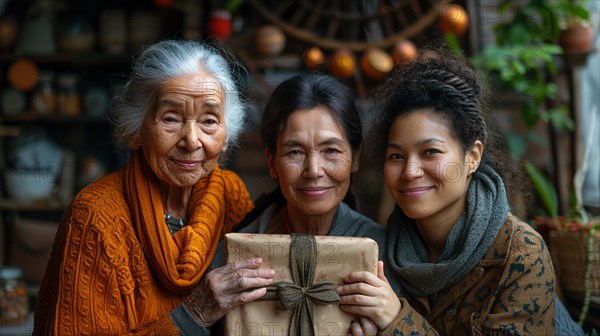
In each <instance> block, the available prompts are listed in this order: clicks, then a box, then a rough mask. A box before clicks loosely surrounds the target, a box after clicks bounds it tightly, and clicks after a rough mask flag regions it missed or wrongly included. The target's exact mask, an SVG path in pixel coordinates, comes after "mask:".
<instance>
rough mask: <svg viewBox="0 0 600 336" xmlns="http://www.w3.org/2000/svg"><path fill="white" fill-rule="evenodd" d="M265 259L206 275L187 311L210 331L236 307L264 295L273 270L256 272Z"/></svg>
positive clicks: (231, 264)
mask: <svg viewBox="0 0 600 336" xmlns="http://www.w3.org/2000/svg"><path fill="white" fill-rule="evenodd" d="M261 264H262V259H260V258H256V259H248V260H244V261H238V262H232V263H229V264H227V265H225V266H222V267H219V268H216V269H214V270H212V271H210V272H209V273H207V274H206V275H205V276H204V278H203V279H202V281H201V282H200V284H199V285H198V287H197V288H196V289H195V290H194V292H192V294H190V295H189V296H188V297H187V298H186V299H185V300H184V301H183V303H184V305H185V306H186V308H187V309H188V310H189V311H190V312H191V313H192V314H193V315H194V316H195V317H196V318H197V319H198V320H199V321H200V322H201V323H202V324H203V325H204V326H205V327H208V326H210V325H212V324H213V323H215V322H216V321H218V320H219V319H220V318H221V317H223V316H225V314H227V313H228V312H229V311H230V310H231V309H232V308H233V307H235V306H237V305H240V304H242V303H246V302H251V301H254V300H257V299H259V298H261V297H263V296H264V295H265V293H266V292H267V289H266V287H265V286H268V285H269V284H271V282H273V276H274V275H275V271H274V270H270V269H257V268H258V267H259V266H260V265H261Z"/></svg>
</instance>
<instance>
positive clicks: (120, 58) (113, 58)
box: [0, 52, 131, 67]
mask: <svg viewBox="0 0 600 336" xmlns="http://www.w3.org/2000/svg"><path fill="white" fill-rule="evenodd" d="M23 58H25V59H28V60H31V61H33V62H35V63H43V64H61V63H65V64H66V63H69V64H74V65H76V66H86V67H87V66H93V65H107V64H108V65H110V64H113V65H114V64H129V63H131V54H118V55H117V54H105V53H99V52H90V53H81V54H66V53H59V54H52V55H26V54H21V55H15V54H11V53H6V52H4V53H0V62H6V63H11V62H14V61H16V60H19V59H23Z"/></svg>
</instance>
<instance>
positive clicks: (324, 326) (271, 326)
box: [225, 233, 378, 336]
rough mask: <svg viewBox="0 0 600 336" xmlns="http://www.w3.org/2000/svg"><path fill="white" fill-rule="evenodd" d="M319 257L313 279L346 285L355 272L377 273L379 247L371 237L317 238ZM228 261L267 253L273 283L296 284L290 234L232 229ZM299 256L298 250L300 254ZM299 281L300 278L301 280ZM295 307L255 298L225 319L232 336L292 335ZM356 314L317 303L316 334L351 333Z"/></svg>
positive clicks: (266, 263) (314, 306) (314, 311)
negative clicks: (254, 232)
mask: <svg viewBox="0 0 600 336" xmlns="http://www.w3.org/2000/svg"><path fill="white" fill-rule="evenodd" d="M313 237H314V238H315V241H316V252H317V258H316V259H317V260H316V264H314V266H315V272H314V279H313V283H314V284H318V283H320V282H329V283H332V284H336V285H339V284H342V279H343V278H344V277H345V276H346V275H348V274H350V273H351V272H354V271H368V272H371V273H373V274H376V272H377V258H378V246H377V243H376V242H375V241H374V240H372V239H370V238H361V237H332V236H313ZM225 243H226V251H227V256H226V260H227V262H233V261H240V260H245V259H250V258H256V257H261V258H262V259H263V264H262V265H261V268H267V269H274V270H275V278H274V281H273V283H277V282H290V283H291V282H294V281H293V280H292V271H291V269H290V259H289V256H290V251H289V248H290V243H291V236H290V235H271V234H250V233H248V234H247V233H229V234H226V235H225ZM295 254H297V253H295ZM313 263H314V262H313ZM295 283H296V284H297V283H298V282H295ZM292 315H293V310H292V309H290V310H286V309H285V308H284V307H283V305H282V303H281V302H280V301H279V300H268V301H262V300H261V301H255V302H250V303H247V304H244V305H241V306H237V307H235V308H234V309H233V310H231V311H230V312H229V314H227V316H226V318H225V334H226V335H236V336H237V335H287V334H288V330H289V327H290V323H291V320H292ZM352 320H355V318H354V317H353V316H352V315H349V314H347V313H344V312H342V311H341V310H340V309H339V308H338V306H337V304H319V303H317V302H313V304H312V322H313V325H314V333H315V334H316V335H320V336H325V335H347V334H348V333H349V331H350V322H351V321H352Z"/></svg>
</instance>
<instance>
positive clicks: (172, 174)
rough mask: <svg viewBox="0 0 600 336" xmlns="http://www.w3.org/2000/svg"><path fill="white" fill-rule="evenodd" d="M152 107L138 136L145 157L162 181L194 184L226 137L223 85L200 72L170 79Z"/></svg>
mask: <svg viewBox="0 0 600 336" xmlns="http://www.w3.org/2000/svg"><path fill="white" fill-rule="evenodd" d="M153 106H155V109H156V110H155V111H150V112H149V113H148V116H147V117H146V119H145V120H144V123H143V125H142V130H141V132H140V136H139V137H140V138H139V140H140V141H139V143H140V145H141V147H142V150H143V153H144V158H145V159H146V161H147V162H148V165H149V166H150V168H151V169H152V171H153V172H154V173H155V174H156V176H158V178H159V179H160V180H161V181H162V182H164V183H166V184H168V185H170V186H176V187H189V186H193V185H194V184H195V183H196V182H197V181H198V180H199V179H200V178H201V177H203V176H206V175H207V174H208V173H210V172H211V171H212V169H213V167H214V165H215V164H216V162H217V160H218V158H219V154H220V153H221V151H222V150H223V146H224V144H225V141H226V139H227V131H226V129H225V111H224V101H223V91H222V89H221V86H220V85H219V84H218V83H217V82H216V81H215V80H214V79H213V78H212V77H210V76H207V75H204V74H194V75H188V76H184V77H176V78H172V79H170V80H167V81H166V82H164V83H163V84H162V85H160V86H159V88H158V91H157V100H156V104H155V105H153Z"/></svg>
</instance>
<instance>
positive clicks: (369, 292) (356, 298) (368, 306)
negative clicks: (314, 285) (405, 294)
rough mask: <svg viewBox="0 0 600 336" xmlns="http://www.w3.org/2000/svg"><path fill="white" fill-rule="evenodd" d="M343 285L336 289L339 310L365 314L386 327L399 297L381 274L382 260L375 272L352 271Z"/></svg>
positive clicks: (398, 304) (377, 323)
mask: <svg viewBox="0 0 600 336" xmlns="http://www.w3.org/2000/svg"><path fill="white" fill-rule="evenodd" d="M344 282H345V283H346V285H343V286H340V287H338V289H337V292H338V294H339V295H340V299H341V300H340V309H341V310H343V311H345V312H347V313H350V314H355V315H359V316H364V317H368V318H369V319H371V320H372V321H373V322H374V323H375V324H376V325H377V327H378V328H379V330H383V329H385V328H386V327H387V326H388V325H389V324H390V323H391V322H392V321H393V320H394V318H395V317H396V315H398V312H399V311H400V300H399V299H398V296H396V293H395V292H394V290H393V289H392V287H391V286H390V284H389V283H388V281H387V278H386V277H385V275H384V274H383V262H382V261H379V262H378V264H377V275H374V274H372V273H369V272H353V273H350V274H349V275H348V276H346V277H345V278H344Z"/></svg>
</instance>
